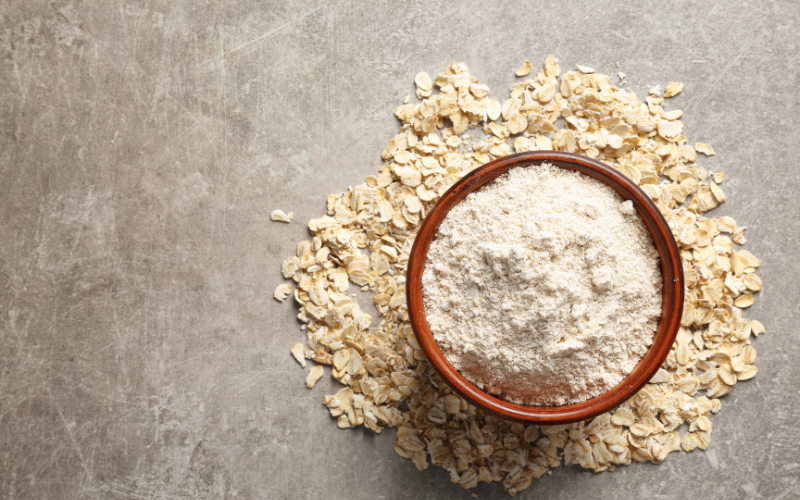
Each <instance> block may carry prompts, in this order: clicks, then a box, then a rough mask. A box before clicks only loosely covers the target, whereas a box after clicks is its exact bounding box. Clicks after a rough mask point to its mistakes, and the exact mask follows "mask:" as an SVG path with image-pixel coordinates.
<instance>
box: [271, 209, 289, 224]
mask: <svg viewBox="0 0 800 500" xmlns="http://www.w3.org/2000/svg"><path fill="white" fill-rule="evenodd" d="M293 215H294V212H289V213H288V214H287V213H286V212H284V211H283V210H273V211H272V215H270V219H272V220H274V221H278V222H286V223H287V224H288V223H289V222H292V216H293Z"/></svg>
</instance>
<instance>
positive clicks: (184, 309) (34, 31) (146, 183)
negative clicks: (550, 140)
mask: <svg viewBox="0 0 800 500" xmlns="http://www.w3.org/2000/svg"><path fill="white" fill-rule="evenodd" d="M536 3H537V4H539V5H541V7H537V6H535V5H534V3H533V2H522V1H517V2H512V1H493V2H483V3H481V2H389V1H380V2H359V3H338V2H323V1H306V0H302V1H293V2H281V3H279V2H270V1H261V2H254V1H244V0H238V1H234V0H228V1H202V0H201V1H195V0H170V1H158V0H141V1H133V0H118V1H90V0H87V1H78V0H75V1H73V0H48V1H44V0H6V1H3V2H2V3H0V497H1V498H4V499H73V498H74V499H78V498H80V499H182V498H201V499H207V498H208V499H211V498H215V499H216V498H240V499H262V498H263V499H267V498H336V499H354V500H355V499H415V500H416V499H424V498H428V499H434V498H436V499H445V498H452V499H467V498H471V496H470V492H467V491H463V490H461V488H459V487H458V486H456V485H452V484H451V483H450V480H449V476H448V474H447V473H446V472H445V471H444V470H442V469H440V468H433V467H432V468H431V469H429V470H427V471H425V472H418V471H417V470H416V469H415V467H414V465H413V464H412V463H411V462H410V461H408V460H404V459H401V458H400V457H398V456H397V455H396V454H395V453H394V451H393V449H392V442H393V440H394V433H393V431H391V430H387V431H385V432H384V433H383V434H380V435H374V434H372V433H371V432H368V431H362V430H349V431H340V430H338V429H336V423H335V421H334V420H333V419H331V418H330V417H329V416H328V414H327V411H326V410H325V408H324V407H323V406H322V404H321V398H322V396H323V395H324V394H326V393H330V391H333V390H335V388H336V387H335V382H333V381H330V380H329V378H328V377H326V378H324V379H323V380H322V381H320V383H319V384H318V386H317V388H315V389H314V390H313V391H309V390H307V389H305V387H304V377H305V372H304V371H303V370H301V369H300V367H299V366H298V365H297V363H296V362H294V361H293V360H292V359H291V356H290V354H289V349H290V347H291V346H292V345H293V344H294V343H295V342H297V341H299V340H302V339H303V334H302V333H301V332H300V330H299V329H298V326H299V324H298V322H297V320H296V319H295V315H296V314H297V311H296V308H295V306H294V305H293V304H292V303H291V302H290V301H289V302H285V303H283V304H279V303H278V302H276V301H275V300H273V299H272V291H273V289H274V288H275V286H276V285H277V284H279V283H281V282H282V279H281V276H280V272H279V264H280V262H281V261H282V260H283V258H285V257H286V256H288V255H289V254H291V253H292V252H293V251H294V246H295V243H296V242H297V241H299V240H300V239H303V238H304V237H306V235H307V230H306V229H305V226H304V222H305V221H307V220H308V219H310V218H312V217H317V216H319V215H320V214H322V213H323V211H324V205H325V201H324V200H325V197H326V196H327V194H328V193H329V192H331V191H333V190H343V189H346V187H347V186H348V185H354V184H357V183H360V182H362V181H363V179H364V178H365V177H366V176H367V175H369V174H371V173H374V172H375V171H376V170H377V167H378V166H379V165H380V156H379V155H380V151H381V150H382V149H383V147H384V145H385V143H386V142H387V141H388V139H389V138H391V137H392V135H393V134H394V133H395V131H396V130H397V128H398V124H397V122H396V120H395V118H394V117H393V115H392V110H393V109H394V107H395V106H397V105H398V104H400V103H401V102H402V100H403V97H404V96H405V95H406V94H409V93H413V76H414V75H415V74H416V73H417V72H418V71H422V70H425V71H427V72H428V73H429V74H431V75H434V74H436V73H437V72H439V71H441V70H442V69H444V68H445V66H446V65H447V64H448V63H449V62H451V61H462V60H463V61H466V62H467V64H468V65H469V66H470V68H471V70H472V71H473V74H475V75H477V76H478V77H479V78H480V79H481V80H482V81H484V82H486V83H488V84H489V85H490V86H491V87H492V90H493V94H492V95H493V96H495V97H496V98H501V99H504V98H505V97H506V96H507V93H508V86H509V85H510V84H511V83H512V82H513V81H514V77H513V72H514V70H515V69H516V68H517V67H519V65H520V64H521V63H522V62H523V61H524V60H525V59H526V58H527V59H530V60H531V62H532V63H534V65H539V64H541V63H542V62H543V61H544V58H545V57H546V56H547V55H548V54H554V55H555V56H556V57H558V58H559V59H560V60H561V63H562V67H564V68H571V67H573V66H574V64H576V63H581V64H587V65H591V66H593V67H595V68H597V69H598V70H599V71H603V72H606V73H612V74H613V73H616V71H617V67H616V63H617V62H619V63H620V69H621V70H622V71H624V72H625V73H627V75H628V81H629V82H630V85H631V87H632V88H633V89H634V90H635V91H636V92H637V94H638V95H640V96H643V95H644V94H645V93H646V91H647V89H649V88H650V87H651V86H653V85H656V84H661V85H662V88H663V85H664V84H666V83H667V82H668V81H670V80H679V81H682V82H683V83H684V92H683V94H681V95H679V96H678V97H676V98H674V99H673V100H672V101H671V103H670V106H671V107H673V108H680V109H683V110H684V111H685V113H686V114H685V116H684V118H683V121H684V122H685V123H686V126H687V131H688V134H689V137H690V140H691V141H692V142H694V141H701V142H708V143H710V144H712V145H713V146H714V148H715V149H716V151H717V155H716V156H714V157H712V158H701V160H700V161H701V164H702V165H703V166H705V167H707V168H709V169H711V170H714V171H718V170H721V171H724V172H726V173H727V174H728V180H726V181H725V183H724V188H725V190H726V192H727V194H728V198H729V200H730V201H729V202H728V203H726V204H724V205H723V207H722V208H721V209H719V210H717V213H724V214H728V215H731V216H733V217H734V218H735V219H736V220H737V221H738V222H740V223H741V224H746V225H747V226H749V230H748V231H747V233H746V234H747V237H748V238H749V242H748V244H747V248H748V249H749V250H751V251H752V252H753V253H754V254H755V255H757V256H759V257H761V258H762V259H763V261H764V265H763V267H762V268H761V270H760V272H759V274H760V275H761V276H762V277H763V280H764V283H765V289H764V291H763V292H762V293H761V295H760V297H759V298H758V300H757V301H756V304H755V305H754V306H753V307H752V308H751V309H750V310H749V311H748V315H749V316H750V317H752V318H754V319H759V320H760V321H762V322H763V323H764V325H765V326H766V328H767V332H768V333H766V334H765V335H763V336H761V337H760V338H758V339H757V340H756V341H755V345H756V348H757V350H758V356H759V357H758V361H757V365H758V367H759V374H758V376H757V377H756V378H755V379H754V380H752V381H749V382H744V383H741V384H739V385H737V386H736V388H735V390H734V391H733V393H732V394H730V395H729V396H726V397H725V398H724V399H723V410H722V412H721V413H720V414H719V415H717V416H715V417H714V419H713V423H714V432H713V439H712V444H711V448H710V449H709V450H708V451H707V452H705V453H703V452H700V451H695V452H693V453H691V454H684V453H675V454H672V455H670V456H669V458H668V459H667V460H666V462H665V463H663V464H661V465H659V466H653V465H651V464H635V465H632V466H630V467H621V468H619V469H618V470H617V471H616V472H614V473H603V474H594V473H592V472H587V471H584V470H581V469H578V468H575V467H568V468H560V469H557V470H555V471H554V472H553V473H552V475H550V476H547V477H544V478H542V479H541V480H539V481H535V482H534V484H533V486H531V488H530V489H528V490H526V491H525V492H523V493H522V494H521V495H520V497H521V498H529V499H534V498H548V499H552V500H556V499H575V498H600V497H602V498H608V499H617V498H618V499H629V498H642V499H659V500H663V499H685V498H703V499H720V500H721V499H726V500H728V499H743V498H751V497H752V498H764V499H766V498H769V499H781V498H782V499H794V498H799V497H800V484H798V479H799V478H800V452H798V449H799V447H800V427H798V420H799V419H800V405H799V404H798V403H799V402H800V396H798V390H797V387H798V385H799V384H800V369H798V364H797V363H798V359H800V348H799V347H798V344H800V342H798V340H800V339H798V326H797V317H798V313H797V308H798V304H799V303H800V291H799V290H798V281H800V276H799V275H800V272H799V270H800V268H799V266H798V243H799V242H798V231H799V230H800V224H799V223H798V213H800V197H799V196H798V192H800V169H798V167H797V165H796V162H797V158H798V156H800V131H799V130H800V128H799V127H798V126H799V125H800V119H798V116H800V108H799V107H798V95H800V94H798V92H797V86H798V82H800V72H798V65H800V59H799V58H798V51H800V47H799V46H798V43H799V42H798V40H800V39H798V35H797V33H798V32H800V3H797V2H794V1H790V0H785V1H778V2H768V1H765V2H701V1H694V2H692V1H672V2H647V1H641V2H640V1H628V2H611V1H609V2H589V1H585V0H584V1H576V2H549V3H539V2H536ZM276 208H281V209H283V210H286V211H287V212H288V211H293V212H294V213H295V220H296V222H295V223H292V224H291V225H285V224H280V223H276V222H271V221H270V220H269V214H270V212H271V211H272V210H273V209H276ZM367 300H368V298H366V297H365V301H367ZM365 303H366V302H365ZM477 492H478V495H479V498H506V494H505V493H503V491H502V487H501V486H499V485H498V484H492V485H486V484H481V486H480V487H479V488H477Z"/></svg>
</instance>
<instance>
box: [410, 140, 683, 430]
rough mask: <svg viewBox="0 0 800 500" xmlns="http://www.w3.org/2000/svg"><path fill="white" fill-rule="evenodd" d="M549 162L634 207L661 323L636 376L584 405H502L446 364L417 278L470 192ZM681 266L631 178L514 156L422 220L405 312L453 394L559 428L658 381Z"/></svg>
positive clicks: (560, 160) (454, 190)
mask: <svg viewBox="0 0 800 500" xmlns="http://www.w3.org/2000/svg"><path fill="white" fill-rule="evenodd" d="M542 163H551V164H553V165H555V166H557V167H560V168H564V169H568V170H577V171H579V172H582V173H583V174H586V175H588V176H590V177H593V178H595V179H597V180H599V181H601V182H603V183H604V184H606V185H608V186H611V187H612V188H613V189H614V191H616V192H617V193H618V194H619V195H620V196H622V198H623V199H625V200H630V201H632V202H633V205H634V207H636V211H637V213H638V214H639V217H640V218H641V219H642V220H643V221H644V224H645V226H646V227H647V230H648V232H649V233H650V235H651V237H652V238H653V243H654V244H655V247H656V250H657V251H658V256H659V259H660V263H661V276H662V278H663V281H664V283H663V296H662V305H661V317H660V318H659V321H658V326H657V328H656V332H655V334H654V337H653V343H652V345H651V346H650V348H649V349H648V350H647V352H646V353H645V355H644V357H642V359H641V360H640V361H639V363H638V364H637V365H636V367H635V368H634V370H633V371H632V372H631V373H630V374H629V375H628V376H627V377H625V378H624V379H623V380H622V382H620V383H619V384H618V385H617V386H615V387H613V388H612V389H610V390H608V391H607V392H605V393H603V394H601V395H599V396H596V397H594V398H592V399H589V400H587V401H583V402H581V403H575V404H569V405H563V406H529V405H520V404H515V403H511V402H508V401H505V400H503V399H500V398H498V397H496V396H493V395H491V394H489V393H487V392H485V391H483V390H481V389H479V388H478V387H476V386H475V385H473V384H472V383H471V382H469V381H468V380H467V379H466V378H464V377H463V376H462V375H461V374H460V373H459V372H458V371H457V370H456V369H455V368H454V367H453V366H452V365H451V364H450V363H449V362H448V361H447V358H446V357H445V355H444V353H443V352H442V351H441V349H440V348H439V346H438V344H437V343H436V340H434V338H433V334H431V330H430V327H429V326H428V322H427V320H426V319H425V307H424V305H423V301H422V272H423V270H424V267H425V259H426V257H427V254H428V248H429V247H430V245H431V242H432V241H433V239H434V238H435V236H436V232H437V231H438V229H439V225H440V224H441V223H442V221H443V220H444V218H445V216H446V215H447V213H448V212H449V211H450V209H451V208H453V207H454V206H455V205H456V204H457V203H458V202H460V201H461V200H463V199H464V197H466V196H467V195H468V194H469V193H471V192H473V191H475V190H476V189H478V188H480V187H481V186H483V185H484V184H486V183H487V182H489V181H491V180H492V179H494V178H496V177H498V176H500V175H502V174H504V173H506V172H508V171H509V170H510V169H512V168H526V167H535V166H536V165H540V164H542ZM683 295H684V284H683V267H682V265H681V258H680V253H679V252H678V245H677V244H676V243H675V238H674V237H673V236H672V231H671V230H670V228H669V225H668V224H667V221H666V220H664V217H663V216H662V215H661V212H659V210H658V208H657V207H656V206H655V204H654V203H653V202H652V201H651V200H650V197H648V196H647V194H645V192H644V191H642V190H641V189H639V187H638V186H637V185H636V184H634V183H633V182H632V181H631V180H630V179H628V178H627V177H625V176H624V175H622V174H621V173H619V172H617V171H616V170H614V169H613V168H611V167H609V166H607V165H605V164H603V163H601V162H599V161H597V160H593V159H591V158H587V157H585V156H579V155H576V154H572V153H563V152H559V151H534V152H529V153H519V154H513V155H509V156H505V157H503V158H499V159H497V160H494V161H491V162H489V163H487V164H485V165H483V166H482V167H479V168H476V169H475V170H473V171H471V172H469V173H468V174H466V175H465V176H464V177H463V178H461V179H460V180H459V181H458V182H456V183H455V184H453V186H452V187H450V189H448V190H447V192H445V193H444V195H442V197H441V198H440V199H439V201H438V202H437V203H436V205H435V206H434V207H433V209H432V210H431V211H430V213H428V216H427V217H426V218H425V220H424V221H423V222H422V225H421V226H420V229H419V232H418V233H417V237H416V239H415V241H414V246H413V247H412V249H411V254H410V255H409V259H408V271H407V273H406V297H407V300H408V314H409V318H410V321H411V326H412V328H413V330H414V335H415V336H416V338H417V342H418V343H419V346H420V348H421V350H422V352H423V353H424V354H425V357H426V358H427V360H428V362H429V364H430V366H431V367H433V369H434V370H435V371H436V372H437V373H438V374H439V375H440V376H441V377H442V379H443V380H444V381H445V382H446V383H447V385H449V386H450V387H451V388H452V389H453V391H455V392H456V393H457V394H459V395H460V396H461V397H462V398H464V399H465V400H467V401H469V402H470V403H472V404H473V405H475V406H476V407H477V408H480V409H482V410H484V411H485V412H488V413H492V414H494V415H497V416H499V417H502V418H505V419H508V420H513V421H517V422H524V423H530V424H541V425H559V424H568V423H572V422H578V421H581V420H588V419H590V418H593V417H595V416H597V415H600V414H602V413H605V412H607V411H610V410H612V409H614V408H616V407H617V406H619V405H621V404H622V403H624V402H625V401H626V400H627V399H628V398H630V397H631V396H633V395H634V394H636V392H638V391H639V389H641V388H642V387H643V386H644V385H645V384H647V382H648V381H649V380H650V379H651V378H652V377H653V375H655V373H656V372H657V371H658V369H659V367H660V366H661V364H662V363H663V362H664V360H665V359H666V358H667V355H668V354H669V351H670V348H671V347H672V344H673V342H675V336H676V335H677V334H678V329H679V328H680V323H681V316H682V315H683Z"/></svg>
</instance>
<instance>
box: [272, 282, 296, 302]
mask: <svg viewBox="0 0 800 500" xmlns="http://www.w3.org/2000/svg"><path fill="white" fill-rule="evenodd" d="M290 293H292V286H291V285H288V284H286V283H281V284H280V285H278V286H277V287H275V292H274V293H273V294H272V296H273V297H275V300H277V301H278V302H283V301H284V300H286V297H288V296H289V294H290Z"/></svg>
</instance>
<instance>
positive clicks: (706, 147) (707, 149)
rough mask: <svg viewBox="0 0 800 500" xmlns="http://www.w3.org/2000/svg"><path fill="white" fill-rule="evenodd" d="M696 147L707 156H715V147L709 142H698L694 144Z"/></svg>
mask: <svg viewBox="0 0 800 500" xmlns="http://www.w3.org/2000/svg"><path fill="white" fill-rule="evenodd" d="M694 149H695V150H696V151H697V152H698V153H703V154H704V155H706V156H714V148H712V147H711V146H710V145H709V144H704V143H702V142H696V143H695V144H694Z"/></svg>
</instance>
